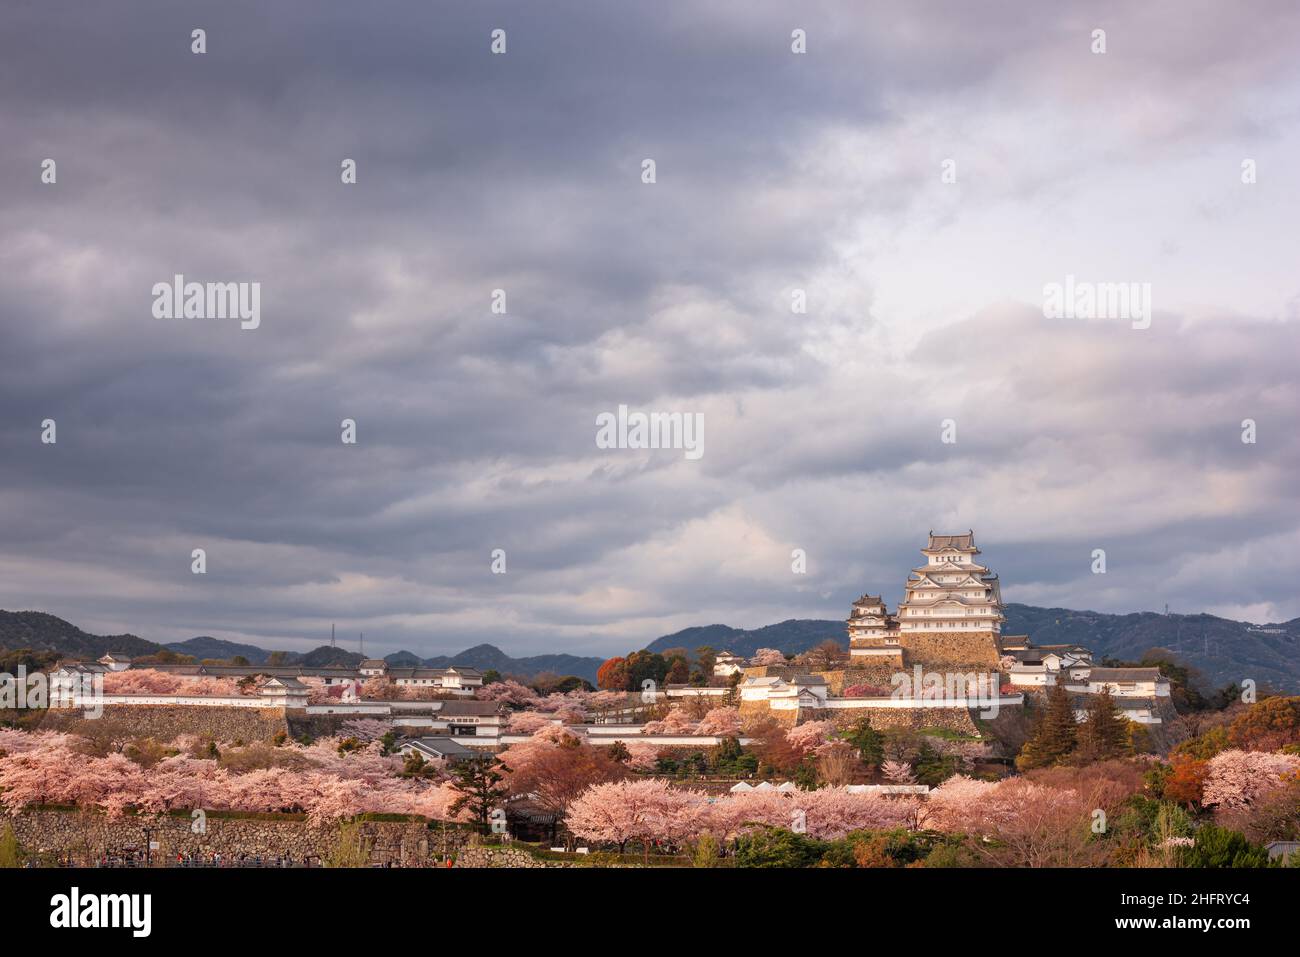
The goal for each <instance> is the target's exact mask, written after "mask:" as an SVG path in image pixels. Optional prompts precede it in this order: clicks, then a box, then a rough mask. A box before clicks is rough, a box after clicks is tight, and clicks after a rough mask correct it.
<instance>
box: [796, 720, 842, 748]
mask: <svg viewBox="0 0 1300 957" xmlns="http://www.w3.org/2000/svg"><path fill="white" fill-rule="evenodd" d="M834 732H835V722H833V721H805V722H804V723H803V724H800V725H795V726H794V727H793V728H791V729H790V730H789V731H787V732H786V733H785V740H786V742H787V743H788V744H789V745H790V747H792V748H794V749H795V750H796V751H797V752H799V753H800V754H809V753H810V752H813V751H816V750H817V749H818V748H820V747H821V746H822V745H824V744H825V743H826V741H827V739H828V738H829V737H830V736H831V735H832V734H833V733H834Z"/></svg>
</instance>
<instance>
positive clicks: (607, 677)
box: [596, 656, 629, 691]
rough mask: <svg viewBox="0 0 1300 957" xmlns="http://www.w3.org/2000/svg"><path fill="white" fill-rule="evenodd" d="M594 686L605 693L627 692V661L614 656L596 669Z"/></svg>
mask: <svg viewBox="0 0 1300 957" xmlns="http://www.w3.org/2000/svg"><path fill="white" fill-rule="evenodd" d="M596 686H597V687H598V688H603V689H604V690H606V691H627V690H628V688H629V685H628V680H627V659H626V658H621V657H617V656H616V657H614V658H610V659H608V660H607V661H606V662H605V663H604V664H603V665H601V666H600V667H599V668H597V669H596Z"/></svg>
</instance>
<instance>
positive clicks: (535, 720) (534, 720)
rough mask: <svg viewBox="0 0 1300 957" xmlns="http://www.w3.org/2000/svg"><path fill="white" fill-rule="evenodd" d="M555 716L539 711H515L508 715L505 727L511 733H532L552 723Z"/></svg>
mask: <svg viewBox="0 0 1300 957" xmlns="http://www.w3.org/2000/svg"><path fill="white" fill-rule="evenodd" d="M554 720H555V718H554V717H553V716H552V715H549V714H542V713H541V712H540V711H516V712H515V713H514V714H512V715H511V716H510V721H509V723H508V724H507V725H506V729H507V730H508V731H509V732H510V733H511V734H532V733H533V732H534V731H537V730H539V729H541V728H544V727H546V726H547V725H549V724H551V723H553V722H554Z"/></svg>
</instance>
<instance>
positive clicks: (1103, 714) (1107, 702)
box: [1078, 691, 1132, 762]
mask: <svg viewBox="0 0 1300 957" xmlns="http://www.w3.org/2000/svg"><path fill="white" fill-rule="evenodd" d="M1078 740H1079V744H1078V756H1079V758H1080V759H1081V760H1083V761H1085V762H1091V761H1105V760H1106V759H1107V758H1117V757H1119V756H1121V755H1124V754H1129V753H1130V752H1131V750H1132V741H1131V738H1130V737H1129V722H1128V719H1126V718H1125V717H1124V716H1123V715H1121V714H1120V713H1119V709H1118V708H1116V707H1115V701H1114V700H1113V699H1112V698H1111V696H1110V692H1109V691H1103V692H1102V693H1101V694H1099V695H1094V696H1093V698H1092V700H1091V701H1090V702H1089V703H1088V716H1087V718H1086V719H1085V720H1084V722H1083V725H1082V726H1081V727H1080V728H1079V733H1078Z"/></svg>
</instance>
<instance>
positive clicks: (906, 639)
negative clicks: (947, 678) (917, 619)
mask: <svg viewBox="0 0 1300 957" xmlns="http://www.w3.org/2000/svg"><path fill="white" fill-rule="evenodd" d="M898 643H899V645H900V646H901V647H902V649H903V652H904V654H905V655H906V660H907V663H908V666H909V667H910V666H912V665H915V664H920V665H921V666H922V667H923V668H924V669H925V670H926V671H961V672H966V671H971V670H976V671H980V670H982V671H997V670H998V663H999V661H1000V660H1001V657H1000V652H999V650H998V641H997V636H996V635H994V634H993V633H992V632H989V631H986V632H955V631H936V632H922V631H905V632H903V633H902V634H900V635H899V636H898Z"/></svg>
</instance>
